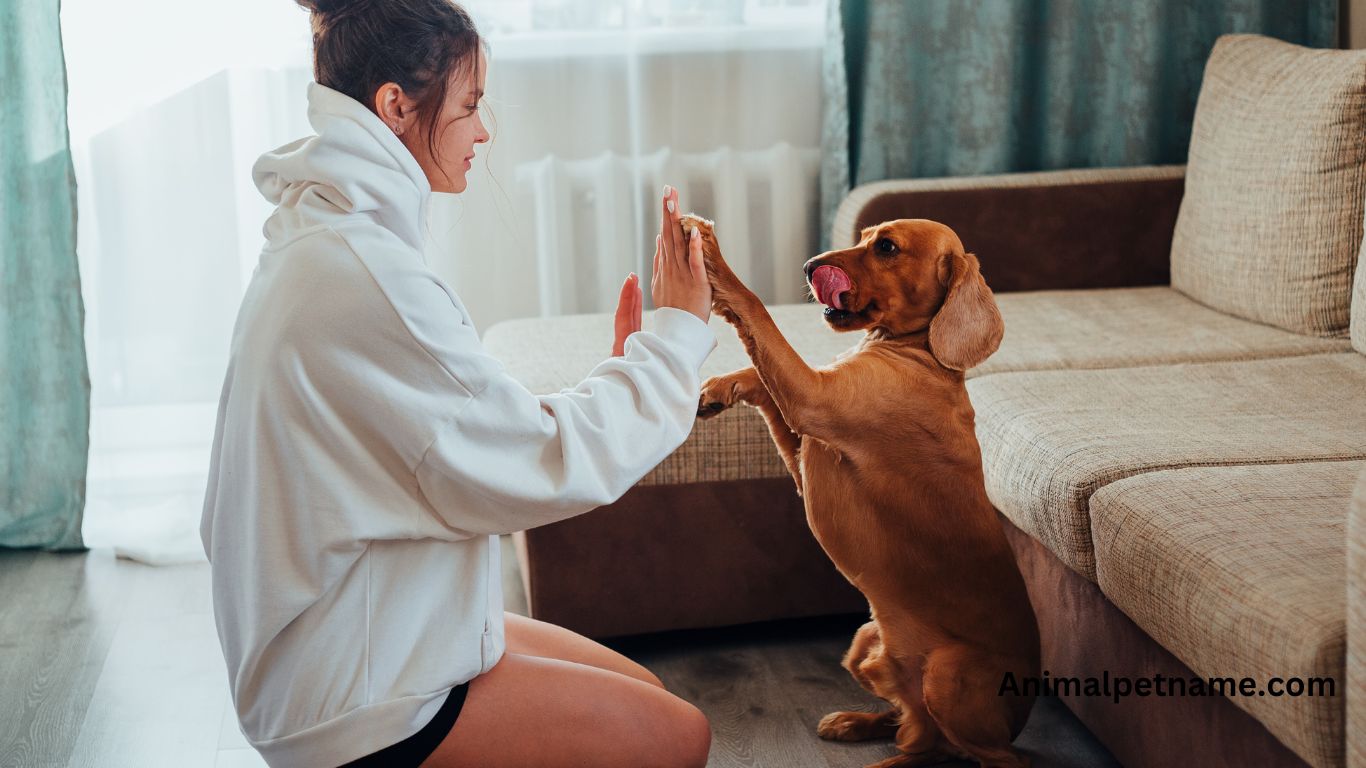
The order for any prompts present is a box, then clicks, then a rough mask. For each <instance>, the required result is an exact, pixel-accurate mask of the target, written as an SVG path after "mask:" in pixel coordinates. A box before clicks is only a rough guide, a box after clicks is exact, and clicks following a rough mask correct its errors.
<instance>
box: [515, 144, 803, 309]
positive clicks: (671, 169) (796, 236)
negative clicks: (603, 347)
mask: <svg viewBox="0 0 1366 768" xmlns="http://www.w3.org/2000/svg"><path fill="white" fill-rule="evenodd" d="M819 172H820V153H819V150H817V149H814V148H797V147H793V146H791V145H789V144H786V143H781V144H776V145H774V146H772V147H770V148H768V149H765V150H754V151H736V150H732V149H730V148H724V147H723V148H721V149H717V150H715V151H712V152H702V153H679V152H673V151H670V150H668V149H661V150H659V151H657V152H655V153H653V154H650V155H643V156H637V157H627V156H623V155H619V154H615V153H610V152H609V153H604V154H601V155H598V156H596V157H591V158H586V159H581V160H566V159H564V158H561V157H557V156H554V155H551V156H547V157H543V158H541V159H539V160H535V161H532V162H527V163H523V164H521V165H519V166H517V168H516V180H517V184H518V189H519V193H520V196H522V199H523V200H526V201H528V203H529V205H530V208H531V210H530V218H531V220H532V223H531V226H532V228H533V230H534V238H531V241H532V242H534V244H535V245H534V247H535V249H536V263H537V268H538V272H539V274H538V281H537V282H538V290H539V292H540V299H541V309H542V314H543V315H546V316H550V315H562V314H577V313H585V312H609V311H611V310H613V309H614V308H615V307H616V303H617V297H618V295H619V292H620V290H621V283H622V280H624V279H625V277H626V274H627V273H628V272H632V271H634V272H636V273H637V274H639V275H640V278H641V285H642V287H643V289H644V293H645V305H646V307H650V306H652V303H651V300H650V290H649V283H650V269H651V261H652V259H653V256H654V239H655V235H656V234H657V233H658V232H659V216H660V213H659V206H660V201H661V199H662V197H661V195H662V192H663V188H664V185H665V184H672V185H673V186H675V187H677V188H678V197H679V202H680V204H681V206H682V209H683V212H692V213H697V214H699V215H701V216H703V217H705V218H708V219H711V220H713V221H715V222H716V235H717V238H718V239H719V240H720V243H721V249H722V252H723V253H724V254H725V257H726V260H727V261H728V262H729V263H730V265H731V268H732V269H734V270H735V273H736V274H737V275H738V276H739V277H740V279H741V280H744V281H745V284H746V285H748V286H749V287H750V288H751V289H753V290H754V292H755V293H756V294H758V295H759V297H760V298H761V299H763V300H764V302H765V303H769V304H787V303H796V302H801V301H804V300H805V296H806V282H805V278H804V276H803V274H802V271H801V266H802V263H803V262H805V261H806V260H807V259H809V258H811V257H812V256H814V255H815V248H816V245H817V243H818V231H817V228H818V226H819V222H818V218H819Z"/></svg>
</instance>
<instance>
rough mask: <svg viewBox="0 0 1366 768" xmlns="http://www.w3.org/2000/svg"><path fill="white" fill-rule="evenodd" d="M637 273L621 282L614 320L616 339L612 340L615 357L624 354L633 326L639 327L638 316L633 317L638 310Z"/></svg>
mask: <svg viewBox="0 0 1366 768" xmlns="http://www.w3.org/2000/svg"><path fill="white" fill-rule="evenodd" d="M637 288H638V285H637V278H636V273H634V272H632V273H631V274H629V275H627V276H626V282H624V283H622V284H621V295H620V296H619V297H618V298H617V313H616V317H615V318H614V321H613V326H614V328H613V330H614V333H615V340H614V341H613V342H612V355H613V356H614V357H615V356H617V355H620V354H622V352H623V351H624V350H625V346H626V337H627V336H629V335H631V332H632V326H633V325H635V327H636V328H639V325H638V323H639V322H640V321H639V319H638V318H632V316H631V315H632V312H633V310H635V311H638V308H637V306H636V291H637Z"/></svg>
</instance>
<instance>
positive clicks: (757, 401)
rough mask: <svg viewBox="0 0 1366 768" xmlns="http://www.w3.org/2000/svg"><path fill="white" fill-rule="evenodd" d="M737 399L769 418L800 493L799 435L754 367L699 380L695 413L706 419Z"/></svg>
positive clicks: (734, 402) (766, 419)
mask: <svg viewBox="0 0 1366 768" xmlns="http://www.w3.org/2000/svg"><path fill="white" fill-rule="evenodd" d="M736 403H748V404H749V405H752V406H754V407H755V408H758V409H759V413H761V414H762V415H763V417H764V421H766V422H768V431H769V434H771V435H772V436H773V443H774V445H776V446H777V447H778V453H779V455H781V456H782V457H783V464H784V465H786V466H787V471H788V472H790V473H791V474H792V480H793V482H795V483H796V484H797V495H798V496H801V495H802V470H801V458H800V457H801V452H802V438H801V436H800V435H798V434H797V433H795V432H793V431H792V428H791V427H789V426H788V425H787V422H786V421H784V420H783V414H782V413H781V412H779V410H778V406H777V405H776V404H775V403H774V402H773V396H772V395H770V394H769V392H768V388H767V387H765V386H764V383H763V382H762V381H760V380H759V374H758V372H756V371H755V370H754V368H752V367H751V368H742V369H740V370H738V371H732V372H731V373H727V374H725V375H723V376H713V377H711V378H710V379H707V380H706V381H704V382H702V397H701V398H700V399H699V400H698V403H697V417H698V418H699V419H709V418H711V417H713V416H715V415H717V414H718V413H721V412H722V411H724V410H726V409H727V408H729V407H731V406H732V405H735V404H736Z"/></svg>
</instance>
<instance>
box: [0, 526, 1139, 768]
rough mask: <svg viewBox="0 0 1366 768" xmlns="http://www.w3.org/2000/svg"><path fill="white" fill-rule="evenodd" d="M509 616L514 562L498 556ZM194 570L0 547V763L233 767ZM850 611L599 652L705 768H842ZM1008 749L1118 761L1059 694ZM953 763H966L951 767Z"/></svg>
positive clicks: (219, 666)
mask: <svg viewBox="0 0 1366 768" xmlns="http://www.w3.org/2000/svg"><path fill="white" fill-rule="evenodd" d="M504 562H505V563H507V564H508V569H509V570H508V572H507V573H505V574H504V578H505V584H506V585H507V594H508V596H509V604H508V610H510V611H514V612H519V613H525V609H524V605H523V604H520V603H519V602H517V601H515V600H514V598H515V596H517V595H518V594H519V593H518V590H517V589H514V587H517V586H519V580H518V575H517V573H516V570H515V567H516V566H515V563H516V560H515V558H514V557H512V556H511V552H510V551H505V557H504ZM210 599H211V598H210V592H209V567H208V565H207V564H201V565H185V566H173V567H162V568H157V567H151V566H145V565H142V564H139V563H135V562H130V561H126V560H117V559H115V558H114V556H113V552H112V551H111V550H108V549H93V550H91V551H89V552H87V553H82V554H53V553H41V552H33V551H26V550H3V549H0V768H63V767H64V766H73V767H75V766H80V767H81V768H85V767H86V766H101V767H105V766H108V767H110V768H123V767H124V766H127V767H128V768H159V767H160V766H167V767H168V768H171V767H174V768H195V767H197V766H202V767H203V768H243V767H245V766H263V765H264V764H265V763H264V762H263V761H262V760H261V759H260V757H259V756H257V754H256V753H255V752H254V751H253V750H252V749H251V748H250V747H249V746H248V745H247V743H246V741H245V739H244V738H243V736H242V734H241V732H240V731H239V730H238V727H237V721H236V719H235V717H234V714H233V711H232V707H231V702H230V700H229V698H228V683H227V673H226V671H225V668H224V664H223V657H222V655H221V653H220V650H219V646H218V639H217V637H216V636H215V634H214V626H213V613H212V605H211V602H210ZM859 623H860V617H857V616H855V617H842V618H835V619H825V620H817V621H801V622H775V623H770V624H764V625H753V626H749V627H741V628H732V629H727V630H713V631H692V632H679V633H670V634H664V635H656V636H651V637H644V638H631V639H625V640H620V641H616V642H614V643H612V645H614V646H615V647H616V648H618V650H621V651H623V652H625V653H627V654H628V655H630V656H632V657H633V658H635V659H637V660H638V661H640V662H641V663H642V664H644V665H645V666H647V667H649V668H650V669H651V670H652V671H653V672H654V673H655V674H656V675H658V676H659V677H660V679H661V680H663V681H664V683H665V685H667V686H668V688H669V689H670V690H671V691H674V692H675V693H677V694H678V695H679V696H682V697H683V698H685V699H688V700H689V701H691V702H693V703H694V704H696V705H697V706H698V707H699V708H701V709H702V711H703V712H705V713H706V714H707V716H708V718H709V719H710V720H711V723H712V730H713V734H714V736H713V742H712V753H711V759H710V761H709V762H708V765H709V766H711V768H734V767H740V766H744V767H746V768H754V767H758V766H765V767H767V768H803V767H804V766H820V767H827V766H828V768H845V767H846V766H850V767H852V766H863V765H865V764H867V763H871V762H875V761H877V760H880V759H882V758H884V757H888V756H890V755H892V754H894V752H895V750H894V748H893V747H892V745H891V742H890V741H885V742H874V743H868V744H857V745H850V744H832V743H828V742H824V741H822V740H820V739H818V738H817V737H816V735H815V732H814V727H815V723H816V721H817V720H819V719H820V717H821V716H822V715H824V714H825V713H826V712H829V711H832V710H835V709H866V710H870V711H871V710H872V709H874V708H876V707H877V705H878V704H879V702H878V701H877V700H875V699H873V698H872V697H871V696H869V695H868V694H866V693H864V692H863V691H862V690H861V689H859V687H858V686H857V685H856V684H855V683H854V681H853V680H851V679H850V678H849V676H848V675H847V674H846V673H845V672H844V670H843V669H841V668H840V666H839V659H840V656H841V655H842V654H843V653H844V650H845V648H846V647H847V645H848V643H849V639H850V637H851V636H852V634H853V631H854V629H855V628H856V627H857V626H858V624H859ZM1016 743H1017V745H1018V746H1019V747H1020V748H1022V749H1024V750H1025V751H1027V752H1029V753H1030V754H1031V755H1032V756H1033V762H1034V765H1035V766H1036V767H1037V768H1108V767H1109V766H1115V765H1116V763H1115V762H1114V760H1113V758H1111V757H1110V756H1109V755H1108V754H1107V753H1106V752H1105V750H1104V748H1103V747H1101V746H1100V745H1099V744H1097V743H1096V742H1095V740H1094V738H1092V737H1091V735H1090V734H1089V733H1088V732H1087V731H1086V729H1085V728H1084V727H1082V726H1081V725H1080V724H1079V723H1078V722H1077V721H1076V720H1075V719H1074V718H1073V717H1072V716H1071V714H1070V713H1069V712H1068V711H1067V709H1066V707H1064V706H1063V705H1062V704H1061V703H1059V702H1058V701H1057V700H1056V699H1043V700H1041V701H1040V703H1039V705H1038V706H1036V707H1035V711H1034V713H1033V715H1032V716H1031V718H1030V721H1029V725H1028V727H1027V728H1026V730H1025V733H1024V734H1022V735H1021V737H1020V739H1019V740H1018V741H1017V742H1016ZM964 765H965V764H964Z"/></svg>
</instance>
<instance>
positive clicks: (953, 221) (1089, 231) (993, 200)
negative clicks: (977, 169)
mask: <svg viewBox="0 0 1366 768" xmlns="http://www.w3.org/2000/svg"><path fill="white" fill-rule="evenodd" d="M1185 170H1186V168H1185V166H1184V165H1163V166H1142V167H1135V168H1094V169H1087V170H1065V171H1043V172H1039V173H1009V174H1002V175H999V176H957V177H948V178H936V179H901V180H895V181H879V182H874V183H871V184H865V185H862V186H859V187H857V188H855V189H854V190H853V191H852V192H850V193H849V196H848V197H846V198H845V199H844V201H843V202H842V203H841V204H840V207H839V209H838V211H837V212H836V214H835V223H834V228H833V232H832V239H831V243H832V245H833V247H834V248H847V247H849V246H851V245H853V244H854V243H855V242H857V241H858V239H859V237H858V233H859V231H860V230H861V229H863V228H864V227H866V226H869V225H872V224H877V223H879V222H883V221H889V220H891V219H901V218H916V219H933V220H935V221H939V222H942V223H944V224H947V225H948V226H950V227H952V228H953V229H954V231H956V232H957V233H958V236H959V237H960V238H962V240H963V245H964V246H965V247H966V248H967V249H968V250H969V251H971V252H973V253H975V254H977V258H978V259H979V260H980V261H981V263H982V274H983V276H984V277H985V278H986V280H987V284H988V285H990V286H991V288H992V290H994V291H998V292H1000V291H1030V290H1043V289H1061V288H1110V287H1119V286H1138V285H1166V284H1167V283H1168V282H1170V275H1171V268H1170V265H1171V244H1172V232H1173V230H1174V229H1175V226H1176V214H1177V211H1178V210H1179V208H1180V207H1181V195H1182V193H1183V191H1184V190H1185Z"/></svg>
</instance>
